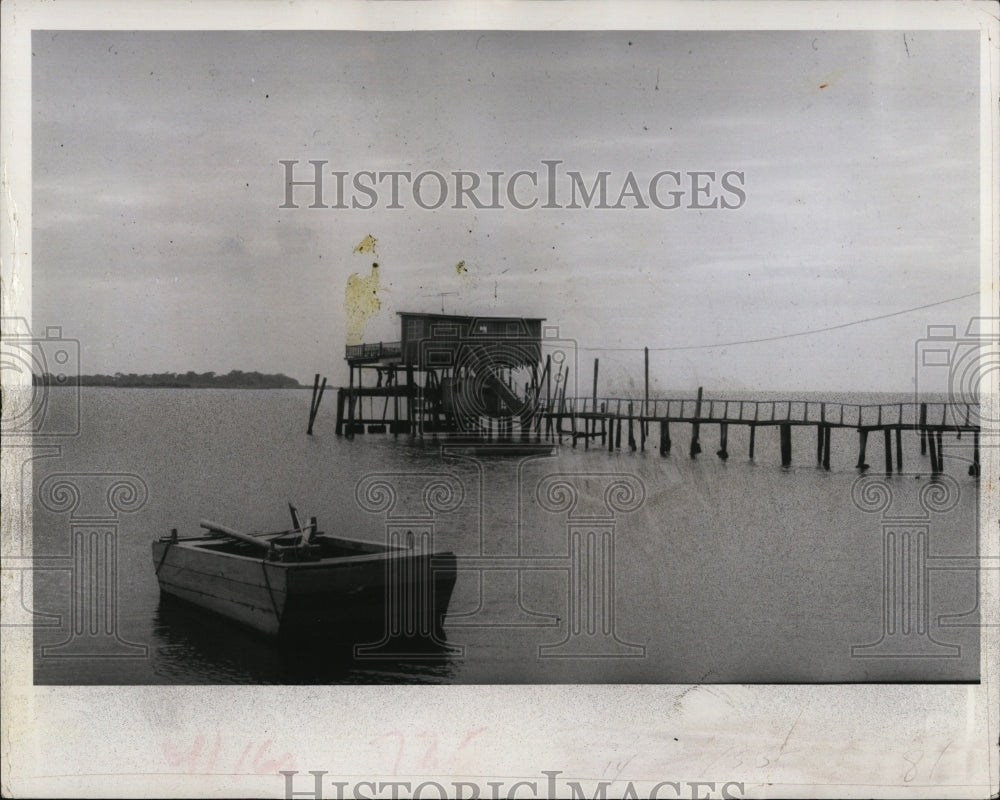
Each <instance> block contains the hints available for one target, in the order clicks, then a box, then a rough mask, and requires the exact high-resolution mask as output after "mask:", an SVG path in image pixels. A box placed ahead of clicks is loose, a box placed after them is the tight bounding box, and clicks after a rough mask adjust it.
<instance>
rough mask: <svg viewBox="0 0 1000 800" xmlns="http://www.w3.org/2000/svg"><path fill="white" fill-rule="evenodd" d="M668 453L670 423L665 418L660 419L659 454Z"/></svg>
mask: <svg viewBox="0 0 1000 800" xmlns="http://www.w3.org/2000/svg"><path fill="white" fill-rule="evenodd" d="M669 453H670V423H669V422H667V421H666V420H665V419H663V420H660V455H661V456H665V455H669Z"/></svg>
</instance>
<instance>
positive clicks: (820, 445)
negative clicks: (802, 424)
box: [816, 425, 824, 464]
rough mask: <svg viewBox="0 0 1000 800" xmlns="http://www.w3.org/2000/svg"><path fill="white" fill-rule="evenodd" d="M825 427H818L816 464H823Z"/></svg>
mask: <svg viewBox="0 0 1000 800" xmlns="http://www.w3.org/2000/svg"><path fill="white" fill-rule="evenodd" d="M823 428H824V426H823V425H817V426H816V463H817V464H822V463H823Z"/></svg>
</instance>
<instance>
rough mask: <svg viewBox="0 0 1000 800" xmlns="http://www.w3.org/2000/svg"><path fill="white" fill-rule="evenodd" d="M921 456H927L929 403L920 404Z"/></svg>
mask: <svg viewBox="0 0 1000 800" xmlns="http://www.w3.org/2000/svg"><path fill="white" fill-rule="evenodd" d="M920 455H922V456H925V455H927V403H921V404H920Z"/></svg>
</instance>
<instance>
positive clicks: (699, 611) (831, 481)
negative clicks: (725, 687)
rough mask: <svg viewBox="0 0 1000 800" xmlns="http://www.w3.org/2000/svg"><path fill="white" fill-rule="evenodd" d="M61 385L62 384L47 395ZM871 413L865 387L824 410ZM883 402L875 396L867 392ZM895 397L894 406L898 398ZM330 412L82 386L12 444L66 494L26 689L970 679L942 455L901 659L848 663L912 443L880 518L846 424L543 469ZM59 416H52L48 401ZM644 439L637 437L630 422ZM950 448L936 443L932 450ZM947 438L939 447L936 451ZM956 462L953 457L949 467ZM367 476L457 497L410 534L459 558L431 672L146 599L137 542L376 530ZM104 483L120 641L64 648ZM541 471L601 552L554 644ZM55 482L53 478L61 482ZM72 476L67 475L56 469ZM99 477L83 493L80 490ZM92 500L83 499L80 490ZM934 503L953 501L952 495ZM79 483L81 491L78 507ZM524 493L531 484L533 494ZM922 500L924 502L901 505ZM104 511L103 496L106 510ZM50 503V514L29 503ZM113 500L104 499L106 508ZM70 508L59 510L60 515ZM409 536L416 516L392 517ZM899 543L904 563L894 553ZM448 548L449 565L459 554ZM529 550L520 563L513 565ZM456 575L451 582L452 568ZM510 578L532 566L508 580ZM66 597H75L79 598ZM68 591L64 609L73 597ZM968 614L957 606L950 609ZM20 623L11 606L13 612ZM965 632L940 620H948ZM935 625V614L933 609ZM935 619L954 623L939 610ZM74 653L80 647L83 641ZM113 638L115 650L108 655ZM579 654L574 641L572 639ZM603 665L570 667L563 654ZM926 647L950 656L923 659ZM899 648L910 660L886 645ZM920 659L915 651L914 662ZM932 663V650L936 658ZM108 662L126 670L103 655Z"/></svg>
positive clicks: (962, 591) (969, 581) (567, 459)
mask: <svg viewBox="0 0 1000 800" xmlns="http://www.w3.org/2000/svg"><path fill="white" fill-rule="evenodd" d="M63 391H65V390H63ZM826 399H829V400H843V401H848V402H876V401H878V400H879V399H886V398H877V397H873V396H870V395H869V396H854V397H841V398H832V397H831V398H826ZM889 399H896V398H889ZM899 399H907V398H899ZM334 407H335V403H334V402H333V401H332V399H331V398H328V401H327V402H326V403H325V404H324V407H323V409H322V410H321V412H320V416H319V418H318V420H317V423H316V430H315V434H316V435H314V436H313V437H308V436H306V434H305V426H306V421H307V415H308V408H309V392H308V391H226V390H197V391H191V390H171V389H155V390H143V389H136V390H109V389H86V388H85V389H83V390H82V400H81V426H80V430H81V432H80V435H79V436H78V437H75V438H69V439H63V440H60V442H59V443H58V449H53V450H46V449H45V448H43V447H40V446H36V449H35V458H34V461H33V465H34V467H33V469H34V484H33V485H34V491H35V492H36V497H37V492H38V490H39V489H40V488H41V486H42V485H43V483H44V481H45V479H46V477H48V476H51V475H54V474H57V473H59V474H62V473H66V474H69V476H70V477H71V479H72V480H75V481H76V482H77V483H78V484H79V485H80V486H81V487H83V488H82V490H81V491H82V493H83V494H86V495H87V496H86V497H83V498H82V499H81V500H80V503H79V504H78V505H77V510H76V511H75V512H71V511H69V510H66V509H65V508H64V509H62V510H60V509H59V508H56V509H55V510H50V509H47V508H45V507H43V506H42V505H41V504H40V503H38V502H36V503H35V515H34V526H33V529H34V551H35V556H36V557H39V558H41V557H44V558H45V560H44V562H39V564H40V565H42V564H45V565H47V568H45V569H37V570H36V571H35V573H34V598H33V601H31V602H29V601H27V600H26V601H25V606H26V608H30V609H31V610H32V611H33V612H34V613H35V614H36V615H38V616H37V617H36V621H37V623H36V630H35V651H36V652H35V677H36V681H37V682H38V683H45V684H149V683H181V684H183V683H343V682H348V683H370V682H379V683H381V682H434V683H437V682H444V683H520V682H529V683H576V682H626V683H655V682H676V683H690V682H716V681H718V682H753V681H765V682H780V681H865V680H970V679H973V680H974V679H977V678H978V673H979V649H978V630H977V628H975V627H974V623H975V622H976V620H977V616H976V614H975V608H976V596H977V588H976V575H975V573H974V572H970V571H967V570H965V571H963V570H961V569H939V568H937V567H939V566H941V565H945V564H946V559H945V558H944V557H946V556H964V555H973V554H974V553H975V550H976V525H977V523H976V513H977V511H976V509H977V498H976V493H977V486H976V482H975V480H974V479H973V478H971V477H969V476H968V474H967V472H966V467H967V465H966V464H965V463H962V462H961V461H960V458H961V457H967V455H968V454H967V453H966V452H965V451H964V450H956V451H955V453H956V456H955V458H952V459H949V463H948V467H947V472H948V474H949V476H950V477H951V478H953V479H954V483H951V482H948V483H947V486H948V487H949V491H950V492H952V493H954V494H955V498H954V499H955V502H954V505H953V507H951V508H950V509H948V510H945V511H943V512H941V513H936V512H934V513H932V514H931V516H930V519H929V520H928V522H927V523H926V527H927V531H928V534H927V536H928V542H929V545H928V546H929V556H930V561H929V562H928V563H929V564H930V565H931V567H932V571H931V572H930V573H929V575H930V577H929V592H930V594H929V595H928V597H929V603H930V628H929V630H927V631H926V632H921V633H920V634H919V635H918V634H917V633H916V631H912V633H913V636H914V637H915V638H913V637H911V638H910V639H909V640H908V642H907V646H910V645H913V646H916V647H924V646H926V649H925V650H922V651H921V652H923V653H924V656H923V657H918V658H914V657H904V658H892V657H885V652H884V651H883V653H882V655H880V656H879V657H865V658H862V657H857V654H855V656H852V651H851V647H852V645H864V644H868V643H872V642H876V641H878V640H879V639H880V637H881V636H882V632H883V606H884V603H883V597H884V593H883V555H882V553H883V527H882V526H883V522H884V521H885V520H884V519H883V518H884V517H885V515H895V516H905V515H910V516H912V515H914V514H919V513H921V505H920V502H919V497H920V492H921V490H924V491H927V486H928V484H929V482H930V479H929V477H928V475H927V471H928V469H929V461H928V459H927V458H926V457H921V456H920V455H919V442H918V440H917V437H916V435H915V434H913V433H907V434H906V435H905V436H904V459H905V464H904V467H905V471H904V474H902V475H893V476H891V477H888V478H887V482H888V485H889V487H890V492H891V494H892V505H891V506H890V507H889V508H888V509H886V510H884V511H880V512H872V513H865V512H863V511H861V510H859V509H858V507H857V506H856V505H855V504H854V502H852V486H853V485H854V483H855V480H856V479H857V478H858V473H857V471H856V470H855V469H854V463H855V461H856V459H857V438H858V437H857V434H856V433H855V432H854V431H849V430H835V431H834V432H833V442H832V462H833V463H832V466H833V468H832V470H831V471H830V472H826V471H824V470H822V469H818V468H817V467H816V465H815V461H816V458H815V453H816V442H815V433H814V432H813V430H812V429H802V430H798V429H796V430H795V432H794V437H793V466H792V467H791V468H789V469H782V468H781V467H780V455H779V443H778V432H777V429H761V430H760V431H759V432H758V436H757V442H756V458H755V461H754V462H750V461H748V459H747V444H748V441H747V433H746V431H744V430H742V429H740V428H739V427H734V428H733V429H732V430H731V431H730V436H729V452H730V458H729V460H728V462H723V461H722V460H720V459H719V458H717V457H716V456H715V450H716V449H717V447H718V428H717V427H716V426H704V427H703V430H702V444H703V453H702V454H701V455H700V456H699V457H698V458H697V459H695V460H692V459H690V458H688V456H687V445H688V442H689V437H690V429H689V427H688V426H681V425H677V426H674V429H673V430H672V434H673V438H674V447H673V452H672V454H671V455H670V456H669V457H667V458H663V457H661V456H660V455H659V454H658V452H657V451H656V447H655V443H654V442H651V444H652V445H653V446H651V447H649V448H647V450H646V452H644V453H643V452H637V453H631V452H629V451H628V450H627V449H626V450H625V451H624V452H621V451H617V452H615V453H608V452H607V451H606V450H603V449H601V448H600V447H592V448H591V449H590V450H589V451H585V450H584V449H583V446H582V444H581V445H580V446H579V447H577V448H576V449H573V448H572V447H570V445H569V444H568V443H567V444H564V445H563V446H562V447H560V448H558V450H557V451H556V453H555V454H554V455H552V456H545V457H537V456H536V457H533V458H517V457H479V458H475V457H471V456H464V455H461V454H455V453H449V452H442V449H441V447H440V446H439V445H435V444H434V443H432V442H428V443H426V444H425V445H424V446H420V445H417V444H414V443H412V442H411V440H410V439H409V437H400V438H399V440H398V441H394V439H393V437H392V436H386V435H377V434H374V435H365V436H358V437H357V438H356V439H355V440H354V441H353V442H349V441H347V440H345V439H338V438H337V437H336V436H334V434H333V428H334V418H333V414H334ZM60 413H61V412H60ZM652 435H653V436H654V438H655V435H656V431H655V430H654V431H653V432H652ZM953 439H954V437H953V436H950V435H949V437H948V440H949V441H952V440H953ZM957 444H958V445H961V444H962V443H961V442H959V443H957ZM963 453H964V454H965V455H964V456H963ZM867 460H868V462H869V463H870V464H872V467H873V468H872V470H871V471H870V473H869V474H872V473H875V472H877V471H878V468H879V465H881V463H882V442H881V437H879V438H876V437H872V441H870V442H869V455H868V459H867ZM375 473H389V474H390V475H389V476H388V477H387V478H386V480H387V481H388V482H389V483H390V484H391V485H392V486H393V487H395V490H396V492H397V494H398V502H397V505H396V506H395V507H394V508H393V510H392V513H393V514H396V515H399V516H400V517H401V518H408V519H411V520H412V519H415V518H416V517H417V516H419V515H420V514H421V513H423V512H425V510H426V509H425V507H424V505H423V502H422V500H421V497H422V495H421V492H422V491H423V487H424V486H425V485H426V483H427V482H428V481H429V480H433V476H434V475H438V474H442V473H444V474H447V475H450V476H451V478H450V479H448V480H451V481H452V485H453V486H454V485H456V484H457V485H459V486H460V487H461V489H460V491H461V494H460V496H456V499H457V500H460V502H458V503H457V507H455V508H454V509H453V510H451V511H447V512H440V513H437V515H436V516H435V518H434V519H433V526H434V544H435V546H436V547H438V548H442V549H451V550H454V551H455V552H456V553H457V554H458V556H459V564H460V572H459V578H458V583H457V585H456V587H455V592H454V595H453V598H452V603H451V607H450V610H449V619H448V622H447V623H446V628H447V634H448V644H449V645H450V646H451V647H453V648H455V649H454V650H452V651H451V652H449V653H444V654H439V655H438V656H437V657H435V658H432V659H414V658H409V657H405V656H399V657H395V658H392V659H385V660H379V661H364V662H352V661H349V660H348V661H345V660H344V659H343V658H342V657H338V656H334V655H332V654H330V653H329V652H326V651H325V650H324V648H323V643H322V642H316V643H315V646H314V647H307V648H300V649H297V650H295V651H288V650H282V649H279V648H277V647H275V646H273V645H271V644H269V643H267V642H266V641H263V640H260V639H258V638H256V637H255V636H254V635H251V634H247V633H245V632H243V631H242V630H240V629H238V628H235V627H233V626H231V625H230V624H228V623H227V622H225V621H220V620H217V619H215V618H214V617H212V616H211V615H207V614H205V613H202V612H197V611H195V612H192V611H190V610H189V609H186V608H178V607H176V606H175V605H174V604H171V603H161V600H160V595H159V590H158V587H157V583H156V578H155V575H154V569H153V564H152V559H151V555H150V542H151V541H152V540H153V539H154V538H156V537H159V536H162V535H164V534H166V533H169V531H170V529H171V528H178V529H179V530H180V532H181V535H185V534H188V535H190V534H193V533H196V532H198V520H199V519H201V518H204V517H209V518H212V519H215V520H217V521H219V522H223V523H226V524H229V525H231V526H233V527H236V528H243V529H249V530H267V529H279V528H283V527H287V525H288V512H287V507H286V502H287V501H291V502H293V503H294V504H295V505H296V506H298V507H299V509H300V510H301V511H303V512H304V513H305V514H306V515H315V516H317V517H318V518H319V521H320V527H321V528H322V529H324V530H327V531H328V532H331V533H338V532H339V533H342V534H344V535H347V536H351V537H355V538H362V539H370V540H372V541H382V540H383V539H384V536H385V526H386V513H387V512H386V511H384V510H383V511H379V510H366V509H365V508H363V507H362V506H361V504H359V501H358V499H357V497H356V486H357V484H358V482H359V480H361V479H363V478H364V477H366V476H370V475H372V474H375ZM109 474H128V475H135V476H139V478H141V481H142V483H143V484H144V485H145V487H147V489H148V498H147V499H146V501H145V503H144V504H142V506H141V508H138V509H136V510H134V511H130V512H121V513H119V515H118V519H117V522H115V523H113V525H114V526H116V527H113V530H115V531H116V542H117V579H116V581H115V582H116V586H117V598H116V599H117V602H116V604H115V606H116V608H117V628H118V632H119V633H118V636H119V639H120V640H121V642H118V643H115V642H114V641H113V640H111V639H110V638H109V637H103V638H102V637H97V639H93V641H94V642H96V644H94V645H93V648H92V649H94V652H92V653H90V654H87V655H80V651H79V649H77V647H78V646H79V645H80V644H81V642H79V641H78V642H75V643H74V644H73V646H70V647H66V648H63V649H56V650H54V651H51V652H48V653H46V654H45V655H43V654H42V653H41V647H42V646H45V645H50V646H51V645H54V644H58V643H60V642H63V641H65V640H67V639H68V638H69V636H70V630H71V627H70V626H71V613H72V607H73V604H72V600H73V596H74V595H73V591H74V589H73V583H72V572H71V571H70V569H69V567H70V566H71V563H72V562H71V561H70V560H69V558H68V556H69V554H70V552H71V536H72V534H71V530H72V528H71V526H72V525H73V524H77V525H79V524H84V522H85V521H84V520H81V517H83V516H86V515H88V514H89V515H91V516H97V515H99V514H101V513H104V515H105V516H107V512H106V511H104V510H103V509H106V502H107V500H106V495H107V487H108V486H109V485H110V484H111V483H114V479H112V478H109V477H108V475H109ZM557 474H564V475H567V476H569V477H567V478H566V480H567V481H568V482H569V483H570V484H571V485H573V486H574V487H576V490H577V492H578V494H579V497H578V498H577V499H578V503H577V506H576V507H575V509H574V510H573V511H572V512H571V513H573V514H574V515H576V516H581V515H582V516H590V517H593V516H600V515H608V516H610V515H613V516H614V519H613V521H609V520H607V519H606V520H603V521H598V522H596V523H595V522H587V523H585V524H586V525H587V526H590V527H589V528H587V529H589V530H593V529H595V527H596V528H598V529H600V530H611V531H612V533H611V535H610V540H611V541H613V543H614V557H613V567H614V569H613V575H612V574H611V573H610V567H611V564H612V561H610V560H609V562H608V564H609V573H608V574H606V575H605V577H606V578H608V579H609V580H610V579H611V577H613V580H614V590H613V592H612V595H613V597H614V608H613V614H611V616H610V618H609V619H610V621H609V623H608V624H609V625H611V627H612V628H613V631H612V634H611V635H610V636H604V637H601V636H596V637H594V636H591V637H589V638H588V637H582V639H586V641H585V642H583V643H582V644H581V641H582V640H581V637H577V638H573V637H569V638H570V641H569V642H568V643H565V644H564V645H563V646H562V647H561V648H560V647H552V646H553V645H559V644H560V643H561V642H564V640H566V639H567V637H568V635H569V633H570V620H571V618H572V616H573V609H572V608H571V603H572V598H573V597H574V596H575V595H573V593H572V591H571V585H572V584H571V583H570V572H569V570H568V567H569V565H570V563H571V561H570V559H569V558H568V553H569V544H568V535H569V534H568V528H567V525H568V520H567V513H570V512H568V511H567V509H566V508H565V507H560V506H559V504H558V500H559V497H558V496H557V495H558V492H556V494H551V493H550V494H549V495H547V496H548V498H549V499H548V501H547V502H548V504H549V506H550V507H549V508H545V507H543V505H541V504H540V503H539V500H538V489H539V485H540V484H541V485H542V486H543V487H545V486H548V485H550V484H552V483H553V482H558V479H556V478H553V477H551V476H554V475H557ZM623 475H624V476H632V478H631V479H630V481H631V485H632V486H633V487H635V486H636V485H641V487H642V488H641V491H642V492H643V493H644V498H640V499H641V502H637V503H635V504H634V505H635V506H636V507H635V508H634V509H631V510H629V505H628V502H627V498H624V499H623V498H621V497H620V498H619V499H618V500H617V501H615V500H612V505H614V504H615V503H617V504H618V506H619V509H625V510H617V511H616V510H614V509H613V508H611V507H609V506H608V505H607V504H606V502H605V495H604V491H605V489H606V488H607V486H608V485H609V483H613V482H614V481H615V480H616V477H617V478H620V477H621V476H623ZM73 476H75V477H73ZM80 476H87V477H80ZM102 481H103V483H102ZM101 487H103V488H101ZM956 490H957V493H956ZM88 493H90V494H94V495H95V496H94V497H91V496H90V494H88ZM542 494H543V496H546V495H545V491H544V489H543V492H542ZM925 497H926V495H925ZM126 501H127V498H126ZM50 505H51V504H50ZM125 505H127V502H125ZM71 513H72V514H75V515H76V517H77V518H76V519H75V520H73V519H71ZM414 524H417V523H414ZM914 552H915V551H914ZM484 555H485V556H495V557H499V556H507V557H509V558H508V559H507V560H506V561H505V562H504V563H505V565H506V567H507V569H505V570H483V569H481V568H480V567H482V566H483V564H484V563H488V562H487V561H484V560H483V559H481V558H479V560H475V559H477V558H478V557H480V556H484ZM463 559H464V561H463ZM531 559H535V560H534V561H532V560H531ZM463 563H464V564H466V565H467V566H466V568H465V569H461V567H462V565H463ZM522 564H523V565H524V566H525V567H528V566H531V567H546V568H544V569H542V568H531V569H528V568H523V569H518V568H517V567H518V566H519V565H522ZM83 591H84V592H86V591H87V587H86V586H85V587H83ZM85 602H86V601H85ZM969 612H971V615H970V614H969ZM26 613H27V612H26ZM960 614H966V616H965V617H961V618H958V619H957V621H959V622H965V623H970V622H971V623H973V624H972V625H966V626H964V627H963V626H954V625H948V626H945V625H943V624H942V621H941V620H940V619H939V617H940V616H941V615H960ZM946 621H947V620H946ZM952 621H956V620H954V619H953V620H952ZM88 641H90V640H88ZM125 643H127V644H128V645H137V646H138V647H129V646H127V645H126V644H125ZM595 643H596V644H595ZM588 644H589V646H591V647H594V646H596V647H597V648H598V650H599V652H600V653H601V654H602V655H603V656H604V657H600V658H597V657H592V656H593V654H594V652H593V651H592V650H589V651H587V653H590V656H589V657H580V656H581V648H582V647H583V646H584V645H588ZM947 645H953V646H956V647H954V648H951V649H949V648H947V647H946V646H947ZM907 652H908V653H912V652H913V651H912V650H907ZM928 654H931V655H933V656H935V657H926V656H927V655H928ZM942 654H944V655H946V656H948V657H939V656H941V655H942ZM125 656H127V657H125Z"/></svg>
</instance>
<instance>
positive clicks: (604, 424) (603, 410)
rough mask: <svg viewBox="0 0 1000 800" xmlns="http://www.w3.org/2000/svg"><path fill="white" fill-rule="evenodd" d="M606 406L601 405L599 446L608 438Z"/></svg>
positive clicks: (605, 404)
mask: <svg viewBox="0 0 1000 800" xmlns="http://www.w3.org/2000/svg"><path fill="white" fill-rule="evenodd" d="M607 408H608V404H607V403H601V446H602V447H603V446H604V444H605V440H606V439H607V438H608V418H607V417H606V416H605V413H606V411H607Z"/></svg>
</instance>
